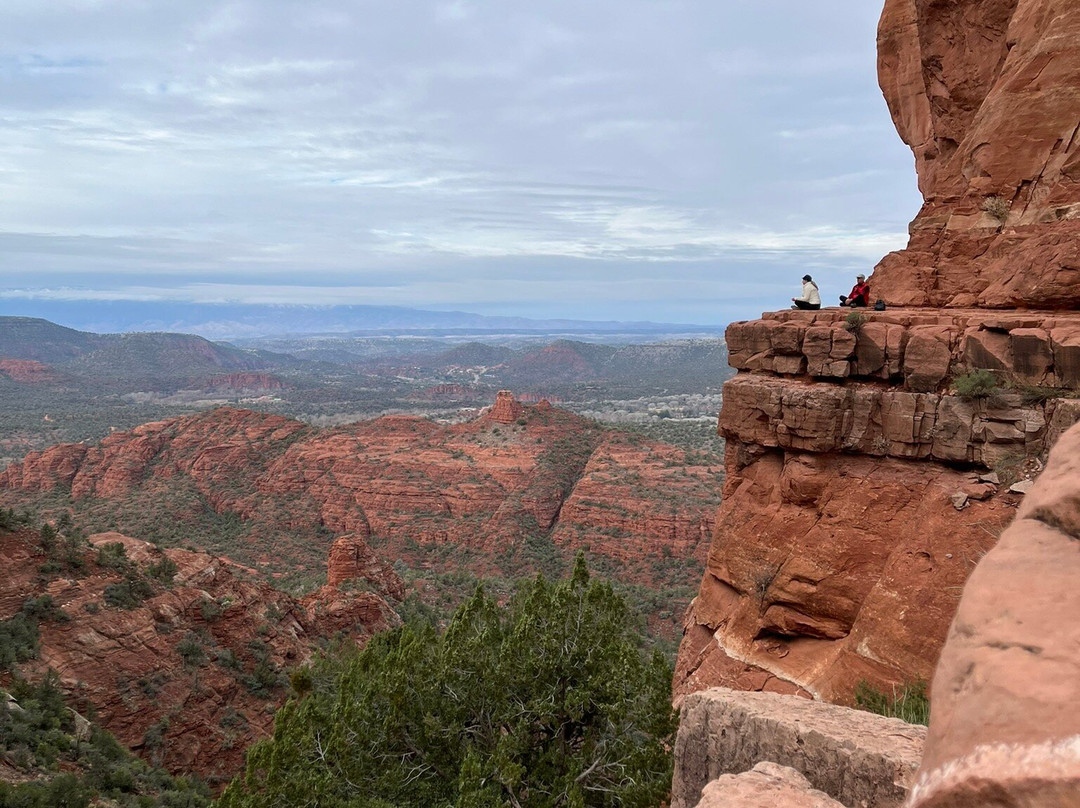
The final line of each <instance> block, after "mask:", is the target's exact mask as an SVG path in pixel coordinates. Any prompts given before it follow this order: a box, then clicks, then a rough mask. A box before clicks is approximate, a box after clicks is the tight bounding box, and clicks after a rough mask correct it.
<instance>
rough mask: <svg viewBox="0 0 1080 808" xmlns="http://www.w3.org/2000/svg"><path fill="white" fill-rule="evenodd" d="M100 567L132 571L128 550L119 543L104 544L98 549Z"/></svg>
mask: <svg viewBox="0 0 1080 808" xmlns="http://www.w3.org/2000/svg"><path fill="white" fill-rule="evenodd" d="M97 563H98V566H101V567H108V568H109V569H116V570H125V571H126V570H130V569H131V566H132V565H131V561H130V560H129V559H128V557H127V548H126V547H124V545H123V544H121V543H120V542H118V541H113V542H109V543H108V544H103V545H101V547H99V548H98V554H97Z"/></svg>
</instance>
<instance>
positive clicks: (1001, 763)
mask: <svg viewBox="0 0 1080 808" xmlns="http://www.w3.org/2000/svg"><path fill="white" fill-rule="evenodd" d="M1077 580H1080V427H1074V428H1073V429H1072V430H1070V431H1069V432H1068V433H1066V435H1065V436H1064V437H1063V438H1062V439H1061V441H1060V442H1059V443H1058V445H1057V446H1056V447H1055V448H1054V450H1053V451H1052V452H1051V454H1050V462H1049V464H1048V465H1047V467H1046V470H1045V471H1044V472H1043V473H1042V475H1041V477H1040V478H1039V480H1038V482H1037V483H1036V484H1035V485H1034V487H1032V488H1031V489H1030V491H1029V493H1028V494H1027V496H1026V497H1025V498H1024V502H1023V504H1022V506H1021V507H1020V510H1019V512H1018V514H1017V519H1016V521H1015V522H1014V523H1013V524H1012V525H1011V526H1010V527H1009V528H1008V530H1006V531H1005V533H1004V534H1003V535H1002V536H1001V539H1000V541H999V542H998V543H997V545H996V546H995V547H994V548H993V549H992V550H990V552H989V553H987V555H986V556H985V557H984V558H983V559H982V561H981V562H980V563H979V565H978V567H977V568H976V569H975V571H974V573H973V574H972V576H971V578H970V580H969V581H968V583H967V585H966V586H965V587H964V593H963V597H962V599H961V601H960V606H959V609H958V611H957V614H956V618H955V619H954V620H953V623H952V627H951V629H950V631H949V636H948V640H947V642H946V644H945V647H944V650H943V651H942V655H941V662H940V665H939V666H938V669H937V673H936V675H935V677H934V683H933V690H932V695H933V704H934V707H933V714H932V717H931V722H930V731H929V735H928V738H927V742H926V754H925V757H924V758H923V761H922V766H921V768H920V770H919V775H918V779H917V781H916V784H915V786H914V788H913V790H912V797H911V803H910V804H911V808H946V806H948V808H953V806H958V807H959V806H984V805H994V806H1025V808H1064V807H1065V806H1076V805H1080V710H1077V709H1076V705H1077V704H1080V623H1078V622H1077V621H1076V620H1075V619H1074V618H1075V616H1076V615H1078V614H1080V587H1078V586H1077V585H1076V582H1077Z"/></svg>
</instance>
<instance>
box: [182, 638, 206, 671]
mask: <svg viewBox="0 0 1080 808" xmlns="http://www.w3.org/2000/svg"><path fill="white" fill-rule="evenodd" d="M176 653H178V654H179V655H180V658H181V659H183V660H184V664H185V665H188V666H190V667H196V666H198V665H201V664H202V663H203V660H205V659H206V654H205V653H204V652H203V647H202V641H201V640H200V639H199V635H198V634H196V633H195V632H194V631H189V632H188V633H187V634H185V635H184V636H183V638H182V639H181V640H180V642H178V643H177V644H176Z"/></svg>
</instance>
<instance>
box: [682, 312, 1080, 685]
mask: <svg viewBox="0 0 1080 808" xmlns="http://www.w3.org/2000/svg"><path fill="white" fill-rule="evenodd" d="M1077 334H1080V315H1077V314H1075V313H1064V312H1062V313H1047V312H1043V313H1039V312H988V311H980V310H957V311H949V312H942V311H936V310H934V311H929V310H922V309H909V310H899V311H897V310H887V311H885V312H874V311H871V312H858V313H856V314H852V313H850V312H844V311H841V310H831V311H830V310H825V311H821V312H795V311H789V312H776V313H771V314H766V315H764V316H763V317H762V319H760V320H756V321H752V322H743V323H733V324H732V325H731V326H730V327H729V328H728V343H729V356H730V361H731V363H732V365H733V366H734V367H736V368H737V369H738V370H739V373H738V375H737V376H736V377H735V378H734V379H732V380H730V381H728V382H727V383H726V384H725V386H724V401H723V409H722V412H721V414H720V431H721V432H722V434H723V435H724V436H725V437H726V438H727V440H728V450H727V462H726V465H727V479H726V483H725V487H724V504H723V505H722V506H721V508H720V510H719V512H718V514H717V520H716V526H715V532H714V537H713V544H712V549H711V551H710V554H709V559H708V562H707V564H706V573H705V576H704V578H703V581H702V584H701V588H700V590H699V594H698V598H697V599H696V600H695V602H694V604H693V606H692V609H691V611H690V613H689V614H688V616H687V621H686V629H685V631H686V634H685V638H684V642H683V647H682V649H681V651H680V655H679V659H678V667H677V671H676V678H675V686H676V695H677V696H678V695H680V694H683V693H686V692H691V691H693V690H695V689H700V688H702V687H708V686H710V685H716V684H721V685H725V686H731V687H740V688H750V689H760V690H774V691H779V692H786V693H800V692H802V693H807V694H812V695H814V696H816V697H820V698H823V699H827V700H833V701H841V702H844V701H848V700H849V699H850V698H851V692H852V689H853V688H854V687H855V685H856V684H857V683H858V682H860V681H862V680H864V679H865V680H867V681H869V682H871V683H873V684H875V685H876V686H878V687H888V686H890V685H891V684H893V683H896V682H899V681H902V680H903V679H914V678H921V679H929V677H930V676H931V674H932V672H933V670H934V665H935V663H936V660H937V656H938V653H939V650H940V647H941V645H942V643H943V642H944V639H945V635H946V632H947V628H948V625H949V622H950V620H951V619H952V615H953V614H954V612H955V609H956V603H957V600H958V596H959V592H960V590H961V587H962V586H963V585H964V582H965V581H966V579H967V576H968V575H969V574H970V573H971V570H972V569H973V568H974V566H975V563H976V562H977V560H978V559H979V558H981V557H982V555H983V554H984V553H985V552H986V551H987V550H988V549H989V548H990V547H992V546H993V544H994V542H995V540H996V538H997V536H998V535H999V534H1000V533H1001V531H1002V530H1003V529H1004V527H1005V525H1006V524H1008V522H1009V521H1010V520H1011V519H1012V516H1013V514H1014V513H1015V508H1016V507H1017V505H1018V504H1019V502H1020V495H1019V494H1018V493H1013V492H1012V490H1011V489H1012V483H1014V482H1016V481H1017V480H1021V479H1025V478H1027V479H1030V478H1031V477H1033V476H1035V475H1036V474H1037V473H1038V472H1039V470H1041V468H1042V463H1043V461H1044V460H1045V457H1046V454H1047V452H1048V450H1049V448H1050V447H1051V446H1052V445H1053V444H1054V443H1055V442H1056V441H1057V440H1058V438H1059V437H1060V436H1061V435H1062V434H1063V433H1064V432H1065V431H1066V430H1067V429H1068V428H1069V427H1070V426H1072V425H1073V424H1074V423H1076V422H1077V421H1078V420H1080V398H1076V397H1073V396H1074V395H1075V391H1076V390H1077V389H1078V388H1080V378H1078V377H1077V375H1076V374H1075V372H1074V367H1073V366H1074V364H1075V360H1076V356H1074V354H1075V351H1076V344H1077V342H1076V335H1077ZM976 372H983V373H985V374H986V375H985V379H984V380H983V381H984V383H985V384H987V385H988V386H987V387H985V388H984V389H982V390H976V391H975V395H972V391H971V390H970V389H963V383H964V382H965V380H967V381H969V382H970V380H971V379H972V378H975V377H974V376H973V374H974V373H976ZM987 380H989V381H987ZM960 393H965V395H961V394H960ZM988 481H989V482H988Z"/></svg>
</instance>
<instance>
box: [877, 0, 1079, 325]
mask: <svg viewBox="0 0 1080 808" xmlns="http://www.w3.org/2000/svg"><path fill="white" fill-rule="evenodd" d="M878 77H879V81H880V84H881V88H882V91H883V92H884V94H885V99H886V101H887V102H888V105H889V110H890V112H891V113H892V117H893V121H894V123H895V124H896V127H897V130H898V131H899V133H900V137H901V138H902V139H903V140H904V142H906V143H907V144H908V145H909V146H910V147H911V149H912V151H913V152H914V154H915V165H916V170H917V172H918V178H919V190H920V191H921V192H922V195H923V199H924V204H923V207H922V210H921V211H920V212H919V214H918V216H917V217H916V219H915V221H914V222H912V224H911V239H910V241H909V243H908V247H907V249H906V250H903V251H901V252H898V253H892V254H890V255H889V256H886V258H885V259H884V260H882V262H881V263H879V264H878V266H877V267H876V268H875V271H874V274H873V275H872V277H871V279H870V283H871V286H872V288H873V290H874V295H875V297H882V298H884V299H885V300H886V302H888V303H889V304H892V305H908V306H922V305H930V306H970V305H979V306H985V307H993V308H1002V307H1013V306H1015V307H1030V308H1051V309H1054V308H1062V309H1066V308H1076V307H1077V305H1080V137H1078V128H1080V92H1078V91H1077V87H1080V6H1078V5H1077V4H1076V3H1075V2H1073V0H956V1H955V2H950V3H941V2H937V0H887V2H886V4H885V10H884V12H883V14H882V17H881V22H880V26H879V29H878Z"/></svg>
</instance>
